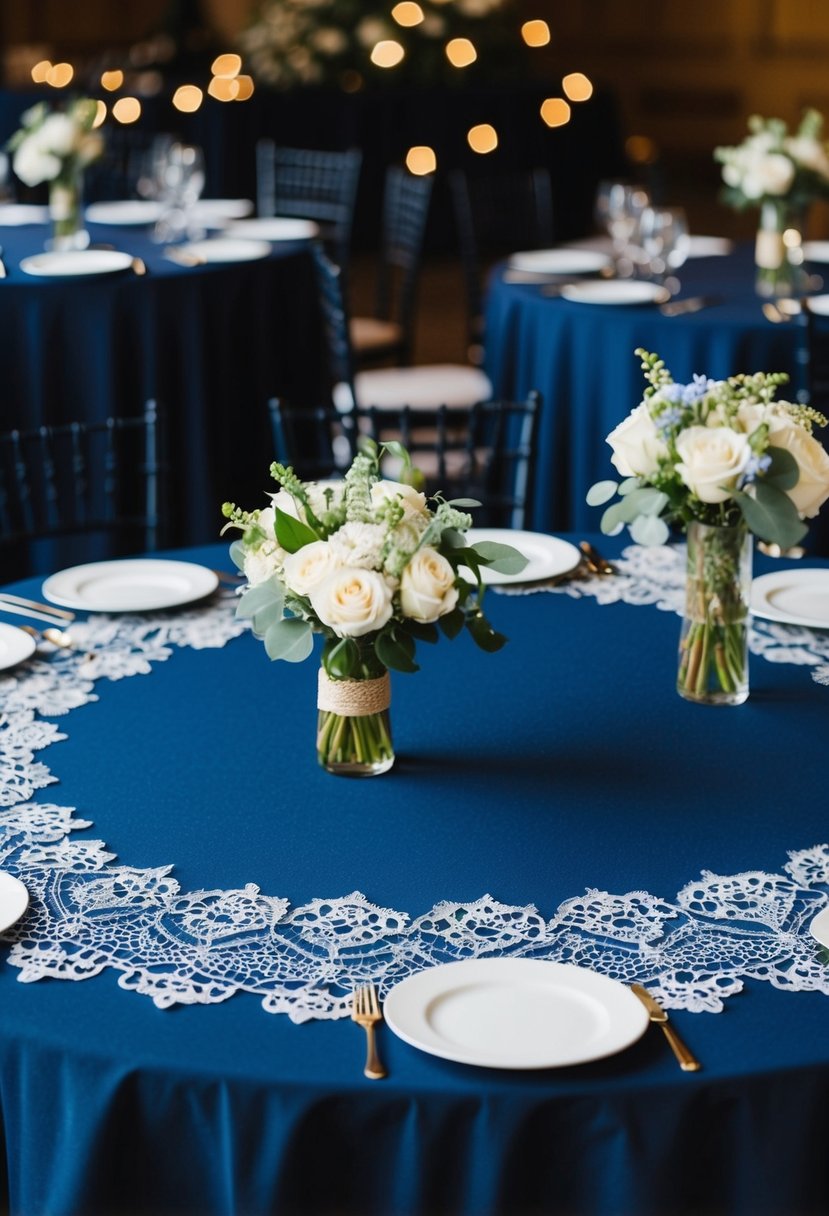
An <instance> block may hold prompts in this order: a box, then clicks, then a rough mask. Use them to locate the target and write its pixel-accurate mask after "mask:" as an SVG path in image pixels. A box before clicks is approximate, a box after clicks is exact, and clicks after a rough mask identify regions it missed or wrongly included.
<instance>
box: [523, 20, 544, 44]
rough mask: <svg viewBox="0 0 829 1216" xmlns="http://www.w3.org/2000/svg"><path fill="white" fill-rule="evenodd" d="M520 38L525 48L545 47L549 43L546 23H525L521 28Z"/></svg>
mask: <svg viewBox="0 0 829 1216" xmlns="http://www.w3.org/2000/svg"><path fill="white" fill-rule="evenodd" d="M521 37H522V38H523V39H524V42H525V43H526V44H527V46H533V47H535V46H547V45H548V44H549V41H550V27H549V25H548V24H547V22H546V21H525V22H524V24H523V25H522V26H521Z"/></svg>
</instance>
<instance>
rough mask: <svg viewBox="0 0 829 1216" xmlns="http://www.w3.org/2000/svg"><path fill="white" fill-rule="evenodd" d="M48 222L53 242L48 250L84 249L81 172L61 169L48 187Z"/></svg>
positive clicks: (74, 169) (85, 244)
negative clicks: (50, 226)
mask: <svg viewBox="0 0 829 1216" xmlns="http://www.w3.org/2000/svg"><path fill="white" fill-rule="evenodd" d="M49 220H50V222H51V225H52V239H51V240H50V241H49V242H47V246H46V247H47V249H51V250H53V251H55V252H56V253H63V252H66V251H67V250H71V249H86V247H87V246H88V244H89V233H88V232H87V231H86V229H85V228H84V226H83V174H82V173H81V171H80V169H78V168H75V167H72V168H68V167H67V168H64V169H63V170H62V172H61V173H60V174H59V175H58V176H57V177H56V178H54V179H53V181H51V182H50V183H49Z"/></svg>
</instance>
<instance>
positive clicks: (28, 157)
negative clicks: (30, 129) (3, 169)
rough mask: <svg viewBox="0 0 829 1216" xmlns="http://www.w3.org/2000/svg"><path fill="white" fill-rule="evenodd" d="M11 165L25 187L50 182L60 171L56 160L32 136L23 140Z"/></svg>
mask: <svg viewBox="0 0 829 1216" xmlns="http://www.w3.org/2000/svg"><path fill="white" fill-rule="evenodd" d="M12 165H13V167H14V171H15V173H16V174H17V176H18V177H19V178H20V180H21V181H22V182H24V183H25V185H27V186H39V185H40V183H41V182H50V181H52V179H53V178H55V177H57V175H58V174H59V173H60V170H61V164H60V161H59V160H58V158H57V157H56V156H53V155H52V153H51V152H48V151H47V150H46V149H45V148H44V147H43V146H42V144H40V143H38V141H37V139H36V138H35V137H34V136H30V137H29V138H28V139H24V141H23V143H22V144H21V145H20V147H19V148H18V149H17V151H16V152H15V154H14V159H13V161H12Z"/></svg>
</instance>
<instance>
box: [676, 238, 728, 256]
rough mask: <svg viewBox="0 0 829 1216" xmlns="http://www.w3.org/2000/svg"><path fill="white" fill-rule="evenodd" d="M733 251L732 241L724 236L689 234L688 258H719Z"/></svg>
mask: <svg viewBox="0 0 829 1216" xmlns="http://www.w3.org/2000/svg"><path fill="white" fill-rule="evenodd" d="M733 252H734V242H733V241H729V240H728V238H727V237H724V236H689V237H688V248H687V253H688V257H689V258H721V257H725V256H726V255H727V254H729V253H733Z"/></svg>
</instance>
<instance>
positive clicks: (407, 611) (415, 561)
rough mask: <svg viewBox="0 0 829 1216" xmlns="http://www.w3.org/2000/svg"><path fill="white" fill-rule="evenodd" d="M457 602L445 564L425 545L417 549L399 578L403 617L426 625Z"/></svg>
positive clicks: (453, 581)
mask: <svg viewBox="0 0 829 1216" xmlns="http://www.w3.org/2000/svg"><path fill="white" fill-rule="evenodd" d="M457 602H458V589H457V587H456V586H455V572H454V570H453V569H452V567H451V566H450V564H449V562H448V561H447V560H446V558H445V557H443V555H442V554H440V553H438V552H437V551H436V550H435V549H431V548H430V547H429V546H428V545H425V546H424V547H423V548H422V549H418V551H417V553H415V555H414V557H413V558H412V560H411V561H410V562H409V564H408V566H406V568H405V570H404V571H403V575H402V577H401V579H400V607H401V609H402V611H403V615H404V616H407V617H410V618H411V619H412V620H413V621H420V622H421V624H424V625H426V624H428V623H429V622H430V621H436V620H437V619H438V617H439V616H444V615H445V614H446V613H447V612H451V611H452V609H453V608H454V607H455V605H456V604H457Z"/></svg>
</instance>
